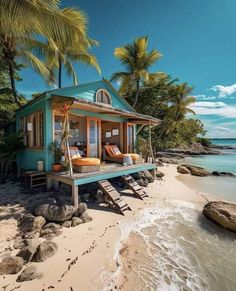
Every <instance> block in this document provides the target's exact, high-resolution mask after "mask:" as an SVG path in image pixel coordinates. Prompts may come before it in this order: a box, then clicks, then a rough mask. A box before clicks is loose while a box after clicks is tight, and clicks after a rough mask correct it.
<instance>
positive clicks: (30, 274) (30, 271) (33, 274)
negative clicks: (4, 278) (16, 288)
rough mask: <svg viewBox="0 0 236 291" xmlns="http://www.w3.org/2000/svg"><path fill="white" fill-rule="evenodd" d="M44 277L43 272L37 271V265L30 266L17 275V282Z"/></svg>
mask: <svg viewBox="0 0 236 291" xmlns="http://www.w3.org/2000/svg"><path fill="white" fill-rule="evenodd" d="M42 277H43V274H42V273H37V270H36V267H35V266H28V267H27V268H25V269H24V270H23V271H22V272H21V273H20V275H19V276H18V277H17V279H16V282H24V281H32V280H34V279H40V278H42Z"/></svg>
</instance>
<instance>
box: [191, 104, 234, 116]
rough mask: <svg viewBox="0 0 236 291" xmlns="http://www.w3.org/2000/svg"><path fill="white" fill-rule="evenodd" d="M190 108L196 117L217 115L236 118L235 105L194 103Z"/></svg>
mask: <svg viewBox="0 0 236 291" xmlns="http://www.w3.org/2000/svg"><path fill="white" fill-rule="evenodd" d="M190 107H191V109H192V110H194V111H195V112H196V114H198V115H219V116H223V117H228V118H236V105H228V104H226V103H224V102H206V101H205V102H204V101H202V102H195V103H194V104H193V105H192V106H190Z"/></svg>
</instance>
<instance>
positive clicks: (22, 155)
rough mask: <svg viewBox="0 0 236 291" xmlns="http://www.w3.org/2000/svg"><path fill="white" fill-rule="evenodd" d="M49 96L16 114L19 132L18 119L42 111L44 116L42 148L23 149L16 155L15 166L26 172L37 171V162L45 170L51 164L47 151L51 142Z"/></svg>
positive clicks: (28, 105)
mask: <svg viewBox="0 0 236 291" xmlns="http://www.w3.org/2000/svg"><path fill="white" fill-rule="evenodd" d="M49 97H50V95H48V94H47V93H44V94H43V95H42V96H40V97H39V98H38V99H37V100H35V101H34V102H32V103H29V104H27V105H26V106H24V107H22V108H21V109H20V110H18V111H17V112H16V128H17V130H20V119H21V118H22V117H27V116H29V115H31V114H33V113H34V112H37V111H42V112H43V115H44V145H45V146H44V148H42V149H27V148H26V149H24V150H22V151H20V152H19V153H18V154H17V164H18V166H19V167H20V168H22V169H26V170H35V169H37V161H39V160H41V161H43V162H44V166H45V170H49V169H50V167H51V164H52V156H51V154H50V153H49V151H48V145H49V144H50V143H51V142H52V110H51V107H50V101H49Z"/></svg>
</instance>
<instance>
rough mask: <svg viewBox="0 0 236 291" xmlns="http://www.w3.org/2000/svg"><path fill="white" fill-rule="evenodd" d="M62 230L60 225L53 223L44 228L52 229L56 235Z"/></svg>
mask: <svg viewBox="0 0 236 291" xmlns="http://www.w3.org/2000/svg"><path fill="white" fill-rule="evenodd" d="M60 228H61V226H60V225H59V224H56V223H53V222H49V223H47V224H45V225H44V227H43V229H50V230H52V232H54V233H55V232H57V231H59V229H60Z"/></svg>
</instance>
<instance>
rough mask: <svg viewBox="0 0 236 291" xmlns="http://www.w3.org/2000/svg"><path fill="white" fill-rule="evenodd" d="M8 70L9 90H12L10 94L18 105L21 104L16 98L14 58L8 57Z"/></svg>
mask: <svg viewBox="0 0 236 291" xmlns="http://www.w3.org/2000/svg"><path fill="white" fill-rule="evenodd" d="M8 72H9V77H10V81H11V90H12V94H13V97H14V100H15V103H16V104H17V105H18V106H21V103H20V101H19V100H18V95H17V91H16V82H15V79H14V59H13V58H11V59H8Z"/></svg>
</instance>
